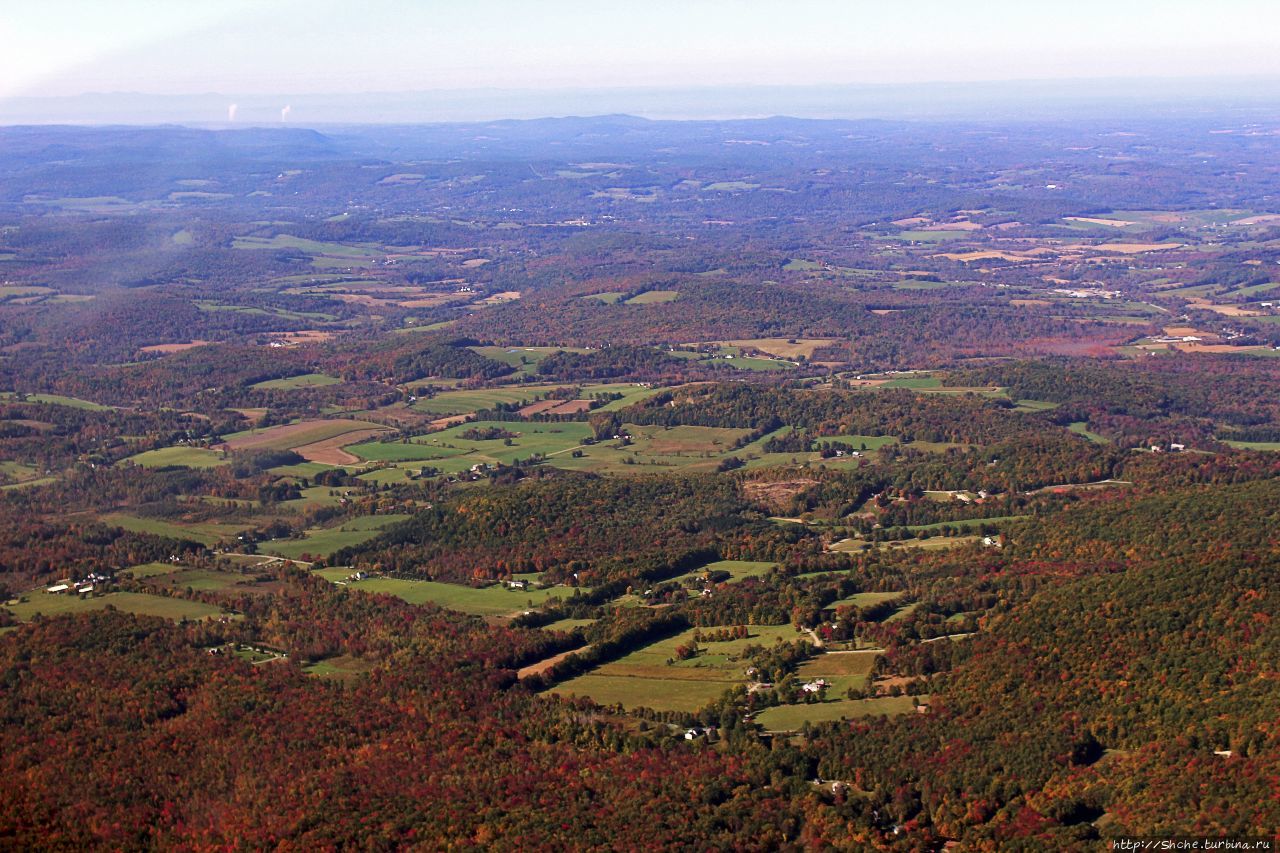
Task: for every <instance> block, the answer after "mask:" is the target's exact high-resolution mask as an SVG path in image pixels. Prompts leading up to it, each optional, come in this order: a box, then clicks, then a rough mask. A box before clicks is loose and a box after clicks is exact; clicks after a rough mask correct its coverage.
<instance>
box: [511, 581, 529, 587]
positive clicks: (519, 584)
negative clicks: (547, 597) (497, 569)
mask: <svg viewBox="0 0 1280 853" xmlns="http://www.w3.org/2000/svg"><path fill="white" fill-rule="evenodd" d="M528 588H529V582H528V581H526V580H511V581H507V589H528Z"/></svg>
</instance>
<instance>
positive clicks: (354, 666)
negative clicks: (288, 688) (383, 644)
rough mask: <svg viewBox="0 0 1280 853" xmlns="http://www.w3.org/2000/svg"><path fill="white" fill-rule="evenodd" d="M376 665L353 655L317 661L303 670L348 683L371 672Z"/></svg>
mask: <svg viewBox="0 0 1280 853" xmlns="http://www.w3.org/2000/svg"><path fill="white" fill-rule="evenodd" d="M374 666H375V664H374V662H373V661H371V660H365V659H364V658H358V657H353V656H351V655H338V656H337V657H332V658H325V659H324V660H322V661H317V662H316V663H313V664H311V665H310V666H308V667H304V668H303V672H306V673H308V674H310V675H315V676H318V677H320V678H330V679H333V680H335V681H346V680H349V679H352V678H356V677H358V676H361V675H364V674H365V673H368V672H371V671H372V670H373V668H374Z"/></svg>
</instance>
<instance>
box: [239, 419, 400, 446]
mask: <svg viewBox="0 0 1280 853" xmlns="http://www.w3.org/2000/svg"><path fill="white" fill-rule="evenodd" d="M379 426H380V425H379V424H374V423H370V422H368V421H355V420H342V419H334V420H321V419H312V420H308V421H300V422H296V423H291V424H285V425H283V426H271V427H264V428H261V429H258V428H256V427H255V428H254V429H246V430H242V431H240V432H235V433H231V434H230V435H224V436H223V437H222V440H223V441H225V442H227V443H231V442H237V444H238V449H244V450H263V449H266V450H291V449H293V448H295V447H302V446H303V445H306V444H314V443H315V442H317V441H325V440H326V439H330V438H336V437H338V436H340V435H346V434H347V433H349V432H357V431H359V430H366V429H377V428H378V427H379Z"/></svg>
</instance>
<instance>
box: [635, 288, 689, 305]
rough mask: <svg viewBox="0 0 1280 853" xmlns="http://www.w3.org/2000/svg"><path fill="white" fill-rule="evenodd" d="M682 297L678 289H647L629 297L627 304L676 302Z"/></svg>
mask: <svg viewBox="0 0 1280 853" xmlns="http://www.w3.org/2000/svg"><path fill="white" fill-rule="evenodd" d="M679 298H680V291H678V290H646V291H645V292H644V293H640V294H637V295H635V296H633V297H631V298H630V299H628V300H627V301H626V302H625V303H623V304H625V305H656V304H658V303H660V302H674V301H675V300H677V299H679Z"/></svg>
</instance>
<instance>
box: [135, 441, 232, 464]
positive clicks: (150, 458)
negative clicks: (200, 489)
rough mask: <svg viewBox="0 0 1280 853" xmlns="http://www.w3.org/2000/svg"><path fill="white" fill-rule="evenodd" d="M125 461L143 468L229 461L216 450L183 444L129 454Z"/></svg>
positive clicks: (227, 462) (226, 462) (225, 462)
mask: <svg viewBox="0 0 1280 853" xmlns="http://www.w3.org/2000/svg"><path fill="white" fill-rule="evenodd" d="M125 461H126V462H132V463H134V464H135V465H141V466H142V467H144V468H170V467H182V468H216V467H218V466H219V465H228V464H230V462H231V460H229V459H227V458H226V457H225V456H223V455H222V454H221V453H219V452H218V451H216V450H206V449H205V448H203V447H185V446H183V447H162V448H160V449H159V450H148V451H145V452H143V453H139V454H137V455H136V456H130V457H129V458H128V459H127V460H125Z"/></svg>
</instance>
